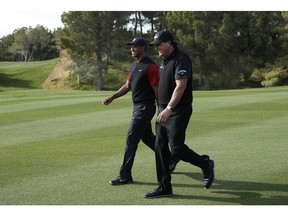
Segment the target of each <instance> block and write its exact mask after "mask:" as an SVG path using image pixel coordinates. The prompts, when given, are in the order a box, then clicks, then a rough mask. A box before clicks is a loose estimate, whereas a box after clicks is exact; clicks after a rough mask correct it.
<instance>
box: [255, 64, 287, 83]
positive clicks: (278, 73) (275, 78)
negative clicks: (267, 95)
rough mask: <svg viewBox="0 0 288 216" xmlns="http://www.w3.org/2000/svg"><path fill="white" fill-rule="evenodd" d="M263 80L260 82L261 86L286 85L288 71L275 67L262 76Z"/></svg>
mask: <svg viewBox="0 0 288 216" xmlns="http://www.w3.org/2000/svg"><path fill="white" fill-rule="evenodd" d="M264 78H265V80H264V81H262V82H261V85H262V86H265V87H272V86H281V85H287V84H288V70H287V68H284V67H276V68H274V69H273V70H271V71H270V72H267V73H266V74H265V75H264Z"/></svg>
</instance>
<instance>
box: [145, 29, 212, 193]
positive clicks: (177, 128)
mask: <svg viewBox="0 0 288 216" xmlns="http://www.w3.org/2000/svg"><path fill="white" fill-rule="evenodd" d="M150 45H152V46H155V50H156V51H158V54H159V56H161V57H162V58H163V61H162V64H161V66H160V83H159V92H158V104H159V109H158V116H157V123H156V146H155V148H156V149H155V151H156V170H157V180H158V187H157V188H156V189H155V190H154V191H153V192H150V193H147V194H145V198H159V197H167V196H172V195H173V192H172V185H171V175H170V171H169V157H170V151H169V148H170V149H171V151H172V155H173V156H175V157H177V158H179V159H180V160H183V161H185V162H188V163H191V164H192V165H195V166H197V167H199V168H201V169H202V171H203V174H204V188H205V189H208V188H209V187H210V186H211V184H212V181H213V179H214V161H213V160H210V158H209V156H207V155H202V156H200V155H198V154H197V153H196V152H194V151H193V150H192V149H190V148H189V147H188V146H187V145H185V144H184V142H185V133H186V128H187V126H188V123H189V120H190V117H191V115H192V101H193V96H192V63H191V60H190V58H189V57H188V55H186V54H185V53H184V52H182V51H180V50H179V49H178V47H177V43H176V42H175V41H174V38H173V36H172V35H171V33H170V32H168V31H161V32H158V33H157V34H156V35H155V37H154V41H153V42H151V43H150Z"/></svg>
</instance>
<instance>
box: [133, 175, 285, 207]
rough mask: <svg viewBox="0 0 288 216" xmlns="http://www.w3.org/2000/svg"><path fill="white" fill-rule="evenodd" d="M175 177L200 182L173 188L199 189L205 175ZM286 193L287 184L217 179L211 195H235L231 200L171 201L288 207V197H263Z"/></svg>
mask: <svg viewBox="0 0 288 216" xmlns="http://www.w3.org/2000/svg"><path fill="white" fill-rule="evenodd" d="M173 175H184V176H186V177H188V178H191V179H193V181H199V184H193V183H191V184H181V183H180V184H179V183H173V187H185V188H199V187H202V184H203V183H202V182H203V174H202V173H191V172H174V173H173ZM134 184H136V185H137V184H138V185H139V184H141V185H143V184H145V185H155V183H149V182H134ZM209 190H210V189H209ZM267 191H268V192H269V191H270V192H275V193H274V194H277V192H280V193H281V192H284V193H285V192H286V193H288V185H287V184H270V183H260V182H248V181H229V180H221V179H217V178H216V179H215V181H214V184H213V185H212V188H211V193H213V194H219V195H225V194H227V195H233V196H230V197H229V198H225V197H221V196H218V197H211V196H196V195H193V192H191V195H181V194H174V196H173V197H171V199H194V200H205V201H207V200H208V201H214V202H222V203H227V204H231V203H235V204H240V205H287V204H288V196H277V195H275V196H270V197H267V196H263V192H267Z"/></svg>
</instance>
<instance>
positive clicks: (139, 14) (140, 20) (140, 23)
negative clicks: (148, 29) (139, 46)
mask: <svg viewBox="0 0 288 216" xmlns="http://www.w3.org/2000/svg"><path fill="white" fill-rule="evenodd" d="M138 20H139V26H140V35H141V37H142V36H143V25H142V19H141V12H140V11H138Z"/></svg>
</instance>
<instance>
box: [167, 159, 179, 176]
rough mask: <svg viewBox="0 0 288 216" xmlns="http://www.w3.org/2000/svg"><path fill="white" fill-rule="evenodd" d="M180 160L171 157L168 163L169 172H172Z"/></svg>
mask: <svg viewBox="0 0 288 216" xmlns="http://www.w3.org/2000/svg"><path fill="white" fill-rule="evenodd" d="M179 162H180V159H178V158H173V159H172V160H171V164H169V169H170V174H172V173H173V172H174V170H175V168H176V165H177V164H178V163H179Z"/></svg>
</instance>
